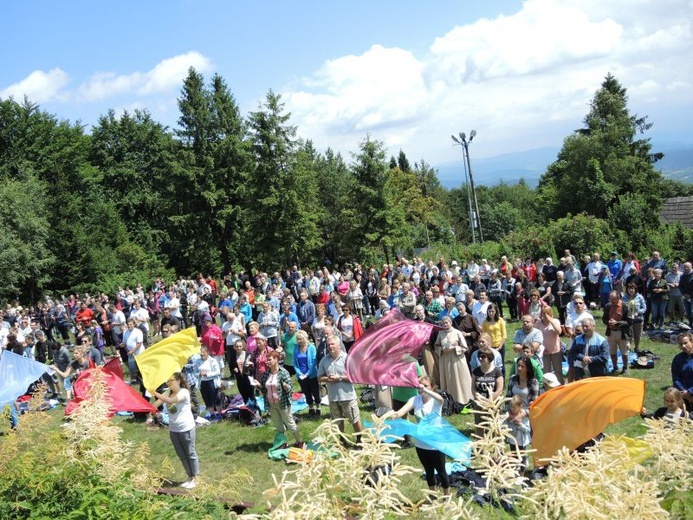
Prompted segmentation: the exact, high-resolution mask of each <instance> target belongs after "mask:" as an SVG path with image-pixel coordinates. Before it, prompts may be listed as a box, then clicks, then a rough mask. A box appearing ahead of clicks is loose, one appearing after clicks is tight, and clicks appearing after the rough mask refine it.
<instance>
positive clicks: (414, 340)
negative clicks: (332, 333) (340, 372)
mask: <svg viewBox="0 0 693 520" xmlns="http://www.w3.org/2000/svg"><path fill="white" fill-rule="evenodd" d="M436 328H438V327H437V326H436V325H433V324H432V323H426V322H423V321H414V320H410V319H407V318H405V317H404V315H403V314H402V313H401V312H400V311H399V310H396V309H395V310H393V311H392V312H390V313H389V314H388V315H387V316H385V317H384V318H383V319H382V320H380V321H379V322H377V323H376V324H375V325H372V326H371V327H369V328H368V330H366V333H365V334H364V335H363V336H361V338H360V339H359V340H358V341H356V343H354V345H353V346H352V347H351V349H350V350H349V355H348V356H347V363H346V369H347V376H348V377H349V380H350V381H352V382H353V383H362V384H368V385H388V386H405V387H412V388H417V387H418V386H419V379H418V377H417V375H416V363H414V362H415V361H416V360H417V358H418V357H419V353H420V352H421V348H422V347H423V345H424V344H425V343H426V342H427V341H428V339H429V337H430V336H431V332H432V331H433V330H434V329H436Z"/></svg>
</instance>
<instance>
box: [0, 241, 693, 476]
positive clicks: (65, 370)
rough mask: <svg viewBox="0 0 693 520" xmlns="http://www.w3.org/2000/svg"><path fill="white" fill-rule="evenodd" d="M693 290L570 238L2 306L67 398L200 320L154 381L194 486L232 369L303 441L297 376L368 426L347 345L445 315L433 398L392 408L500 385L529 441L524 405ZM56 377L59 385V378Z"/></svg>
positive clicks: (683, 357) (0, 337)
mask: <svg viewBox="0 0 693 520" xmlns="http://www.w3.org/2000/svg"><path fill="white" fill-rule="evenodd" d="M692 296H693V269H692V267H691V263H690V262H671V263H670V264H669V265H667V262H666V261H665V260H664V259H662V258H661V256H660V254H659V253H658V252H656V251H654V252H653V253H652V255H651V257H650V258H647V259H644V260H643V261H642V262H640V261H639V260H638V259H636V258H635V256H634V255H632V254H630V253H629V254H628V255H626V256H625V258H623V259H621V257H620V255H619V254H618V252H616V251H614V252H612V253H611V255H610V258H609V260H608V261H606V262H603V261H602V260H601V257H600V255H599V253H594V254H592V255H589V256H588V255H585V256H583V258H582V259H581V260H580V261H579V262H578V260H577V259H576V258H575V257H574V256H573V255H572V254H571V253H570V251H569V250H566V251H565V254H564V256H563V257H562V258H560V259H559V261H558V262H557V263H554V262H553V260H552V259H551V258H542V259H538V260H536V261H535V260H533V259H526V260H524V261H523V260H521V259H519V258H517V259H515V260H514V262H512V263H511V262H510V261H509V260H508V258H507V257H505V256H503V257H501V258H500V259H499V261H498V262H497V263H494V262H488V261H487V260H486V259H482V260H481V261H480V262H479V263H477V262H476V260H475V259H470V260H469V261H467V262H458V261H455V260H453V261H451V262H450V263H448V261H447V260H446V259H444V258H440V259H439V261H438V262H437V263H435V262H434V261H433V260H429V261H427V262H424V261H423V260H421V259H420V258H416V259H413V260H412V261H409V260H408V259H406V258H400V259H399V260H398V261H397V262H396V263H395V264H392V265H389V264H384V265H383V266H382V267H381V268H380V269H378V268H376V267H373V266H372V267H370V268H365V267H363V266H360V265H358V264H355V265H352V266H345V267H344V268H342V269H329V268H327V267H323V268H321V269H315V270H313V269H306V270H300V269H299V268H298V266H293V267H292V268H288V269H286V270H284V271H283V272H275V273H272V274H268V273H264V272H260V271H258V272H254V273H245V272H241V273H238V274H232V275H227V276H225V277H223V279H222V280H221V281H220V282H217V281H216V280H215V279H214V278H213V277H212V276H203V275H200V276H198V277H197V278H195V279H186V278H183V277H181V278H179V279H178V280H175V281H168V282H167V281H165V280H163V279H157V280H155V281H154V283H153V285H152V287H151V288H149V289H145V288H143V287H142V286H141V285H137V286H136V287H134V288H130V287H124V288H119V290H118V292H117V294H115V295H114V297H109V296H108V295H106V294H103V293H102V294H99V295H94V296H92V295H78V294H74V295H70V296H69V297H66V298H59V299H52V298H50V297H46V298H44V299H43V300H42V301H41V302H39V303H38V304H36V305H34V306H31V307H28V308H24V307H22V306H20V305H7V306H6V307H5V309H4V310H0V318H1V319H2V322H3V327H1V328H0V345H1V346H2V348H3V349H8V350H11V351H13V352H15V353H17V354H20V355H23V356H27V357H32V358H35V359H36V360H38V361H41V362H43V363H50V364H51V367H52V368H53V370H54V371H55V372H56V373H57V374H58V375H59V376H60V377H59V379H60V380H62V382H63V389H64V390H65V392H66V397H67V398H68V399H69V398H70V397H71V394H70V391H71V390H70V388H71V382H72V381H74V379H75V377H76V376H77V375H78V374H79V373H80V372H81V371H83V370H85V369H87V368H89V367H90V366H94V365H99V364H102V363H103V362H104V359H105V358H106V357H107V356H119V357H120V359H121V360H122V362H123V364H124V365H126V366H127V367H128V372H129V377H130V379H131V382H132V383H136V382H137V381H138V374H137V364H136V362H135V359H136V357H137V356H138V355H139V354H140V353H141V352H143V351H144V350H145V349H146V348H147V347H148V345H149V344H150V342H153V341H157V337H162V338H165V337H167V336H170V335H171V334H173V333H175V332H176V331H178V330H181V329H183V328H186V327H189V326H195V327H196V329H197V334H198V336H199V337H200V341H201V343H202V349H201V354H200V355H199V356H194V357H193V358H191V360H190V361H189V362H188V364H187V365H186V366H185V367H183V369H182V371H181V373H180V374H175V375H174V376H172V379H170V380H169V382H168V387H169V389H170V391H169V392H164V389H163V388H162V389H160V392H162V393H159V392H157V393H156V394H155V395H154V397H155V398H156V399H157V405H162V404H166V405H168V406H169V412H170V410H171V407H173V408H174V409H178V410H183V411H184V412H183V415H176V413H177V412H173V416H174V420H173V422H172V423H171V424H173V425H175V428H174V427H173V426H172V427H171V436H172V440H173V442H174V445H175V446H176V451H177V453H178V454H179V456H180V457H181V460H183V461H184V466H185V468H186V472H187V473H188V477H189V480H188V481H187V482H186V487H194V485H195V476H196V475H197V472H198V469H197V467H198V466H197V455H196V454H195V450H194V442H195V438H194V434H192V435H191V434H190V416H192V417H193V421H194V417H195V415H196V414H197V413H199V410H200V403H199V400H198V398H197V392H198V391H199V392H200V394H201V397H202V400H203V401H204V405H205V408H206V410H207V414H208V418H210V419H215V418H216V417H218V414H219V413H220V411H221V408H220V406H221V405H220V402H219V389H220V387H221V386H222V380H223V379H233V380H235V383H236V385H237V389H238V392H239V393H240V394H241V396H242V397H243V399H244V401H246V402H248V401H249V400H251V399H254V398H255V396H256V395H260V394H261V395H262V396H263V397H264V400H265V403H266V405H267V409H268V410H269V414H270V416H271V420H272V422H273V424H274V426H275V428H276V429H277V431H278V432H281V433H284V432H287V431H288V432H291V433H292V434H293V436H294V438H295V441H296V444H297V445H302V439H301V437H300V434H299V432H298V428H297V426H296V423H295V421H294V419H293V416H292V414H291V391H292V389H293V383H294V381H295V382H296V384H297V385H298V386H299V387H300V389H301V391H302V392H303V394H304V395H305V397H306V402H307V404H308V414H309V416H320V415H321V406H320V401H321V389H322V390H323V392H324V391H326V393H327V395H328V398H329V403H330V404H329V411H330V417H331V418H333V419H339V420H340V421H341V422H340V425H341V428H342V430H344V424H345V423H346V422H349V423H350V424H351V425H352V428H353V430H354V431H355V432H356V433H358V432H360V431H361V429H362V424H361V420H360V415H359V407H358V401H357V395H356V391H355V388H354V385H353V383H352V382H350V381H349V380H348V377H347V373H346V358H347V356H348V355H349V351H350V349H351V347H352V346H353V344H354V343H355V342H356V341H357V340H358V339H359V337H360V336H361V335H362V334H363V333H364V330H365V329H367V328H368V326H370V325H371V324H372V323H374V322H376V321H378V320H379V319H381V318H382V317H383V316H386V315H387V314H388V313H389V312H392V311H393V310H394V309H398V310H399V312H401V313H402V314H403V315H404V316H405V317H406V318H409V319H412V320H417V321H426V322H429V323H435V324H436V325H438V327H437V328H436V329H435V332H434V333H433V334H432V336H431V338H430V341H428V342H427V343H426V344H425V345H424V346H423V349H422V353H421V356H420V359H419V360H418V362H419V363H420V367H419V370H420V373H421V374H422V379H421V389H420V391H421V395H422V396H423V397H422V398H421V399H419V400H416V399H414V398H415V397H416V396H417V395H418V394H417V389H414V391H413V395H412V394H411V392H410V393H406V392H404V393H402V392H401V390H402V389H393V390H392V395H390V396H389V401H388V402H389V403H391V404H392V407H393V408H394V409H395V410H396V411H397V413H403V412H401V410H407V411H408V410H413V411H421V410H423V412H422V413H436V412H435V411H436V410H437V409H438V405H437V404H436V403H438V402H439V397H440V395H439V394H438V393H437V392H436V391H435V390H434V389H437V390H438V391H439V392H441V393H445V394H448V395H450V396H451V397H452V399H454V400H455V401H456V402H458V403H460V404H461V405H467V406H473V405H474V402H475V400H476V399H477V398H478V396H479V395H481V394H483V395H485V396H489V397H494V398H496V397H498V396H500V395H503V394H505V395H506V396H507V397H508V398H509V399H510V405H509V412H508V421H509V424H510V425H511V429H512V431H513V432H515V436H514V439H513V441H512V442H513V443H514V444H516V445H518V446H521V447H526V446H527V445H528V444H529V443H531V431H530V430H529V429H528V417H529V412H528V410H529V406H530V405H531V403H532V402H533V401H534V400H535V399H536V398H537V397H538V395H539V394H540V393H541V392H543V391H545V390H547V389H550V388H553V387H555V386H559V385H562V384H564V383H567V382H571V381H577V380H580V379H583V378H586V377H599V376H605V375H617V374H619V373H621V374H622V373H625V372H627V370H628V366H629V360H628V355H629V350H630V349H631V347H634V348H635V349H637V348H638V347H639V343H640V338H641V335H642V333H643V330H646V329H648V328H653V327H662V326H663V325H664V323H665V321H666V320H667V319H670V320H676V321H682V320H685V321H687V322H688V324H689V325H690V323H691V319H692V318H693V316H692V310H693V308H692V305H691V297H692ZM596 310H600V311H601V313H602V317H601V325H602V326H603V331H604V332H603V333H600V332H598V330H597V329H598V326H597V320H596V319H595V317H594V313H595V311H596ZM554 312H555V314H554ZM513 320H517V321H518V322H520V327H519V328H518V329H517V330H516V332H515V333H514V335H513V337H512V338H509V337H508V333H507V326H506V323H507V322H508V321H513ZM73 342H74V344H73ZM631 342H632V344H631ZM679 343H680V345H681V350H682V352H681V353H680V354H679V355H678V356H676V358H675V359H674V362H673V365H672V384H673V387H674V389H675V390H677V391H678V392H679V394H680V401H681V403H682V405H683V408H685V409H686V410H688V411H690V410H691V409H693V342H692V341H691V336H690V334H683V335H682V336H681V338H680V341H679ZM511 349H512V350H511ZM509 355H510V356H512V359H507V361H508V363H507V366H509V370H508V369H506V358H508V357H509ZM619 364H620V366H621V369H620V370H619V369H618V366H619ZM609 367H610V368H609ZM46 379H47V380H49V381H48V382H49V384H50V385H51V391H52V392H53V393H54V395H55V396H58V395H59V393H60V392H61V388H60V386H59V385H58V384H56V383H55V381H54V380H53V379H52V378H46ZM674 398H676V399H678V394H677V395H675V396H674V397H672V399H674ZM677 402H678V401H677ZM188 412H189V413H190V415H188ZM178 413H180V412H178ZM193 431H194V428H193ZM419 449H420V450H421V451H422V453H420V457H421V459H422V463H423V464H424V466H425V467H426V471H427V475H428V474H429V472H430V471H432V469H433V468H435V469H438V467H439V466H440V464H439V462H440V459H439V455H435V456H434V455H432V454H431V453H424V452H425V451H426V450H427V447H425V446H418V445H417V451H419ZM429 451H430V450H429ZM430 482H431V481H430V480H429V484H430Z"/></svg>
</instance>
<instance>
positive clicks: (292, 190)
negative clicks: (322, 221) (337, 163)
mask: <svg viewBox="0 0 693 520" xmlns="http://www.w3.org/2000/svg"><path fill="white" fill-rule="evenodd" d="M284 107H285V104H284V103H283V102H282V100H281V96H280V95H278V94H275V93H274V92H273V91H272V90H270V91H269V92H268V93H267V96H266V98H265V101H264V103H262V104H261V105H260V107H259V110H258V111H256V112H252V113H251V114H250V115H249V127H250V134H251V140H252V143H253V152H254V158H255V164H256V166H255V169H254V170H253V172H252V175H251V178H250V184H249V188H250V198H249V201H250V203H251V205H252V213H251V215H250V218H249V220H250V222H251V227H252V234H251V237H249V239H250V241H251V244H252V245H251V247H252V258H254V259H255V261H257V262H258V265H259V266H263V267H270V266H271V267H274V268H277V267H282V266H286V265H289V264H293V263H300V261H301V259H302V258H304V257H310V256H312V253H313V251H314V250H315V249H316V248H317V247H318V245H319V231H318V227H317V219H316V216H317V211H316V209H315V204H316V201H317V198H316V197H317V187H318V185H317V182H316V176H317V170H316V168H315V164H314V160H313V158H312V157H311V156H312V155H314V151H311V150H310V148H311V147H312V145H311V146H310V147H308V148H306V147H303V149H302V150H301V154H300V157H299V153H298V152H299V150H300V148H299V145H300V143H299V142H298V141H297V139H296V127H294V126H291V125H290V124H289V120H290V119H291V114H290V113H287V112H285V110H284Z"/></svg>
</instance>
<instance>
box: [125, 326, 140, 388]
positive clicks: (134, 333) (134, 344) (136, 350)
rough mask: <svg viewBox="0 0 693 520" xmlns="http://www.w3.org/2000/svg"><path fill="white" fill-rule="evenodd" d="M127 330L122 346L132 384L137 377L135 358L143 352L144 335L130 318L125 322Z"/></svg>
mask: <svg viewBox="0 0 693 520" xmlns="http://www.w3.org/2000/svg"><path fill="white" fill-rule="evenodd" d="M127 325H128V330H126V331H125V334H123V346H124V350H125V351H126V352H127V363H128V370H129V371H130V381H131V382H134V381H136V380H137V378H138V377H139V373H140V372H139V370H138V369H137V362H136V361H135V356H139V355H140V354H141V353H142V352H144V334H142V331H141V330H140V329H138V328H137V327H135V320H134V319H132V318H130V319H128V321H127Z"/></svg>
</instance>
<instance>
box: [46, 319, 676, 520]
mask: <svg viewBox="0 0 693 520" xmlns="http://www.w3.org/2000/svg"><path fill="white" fill-rule="evenodd" d="M598 323H599V322H598ZM517 328H518V323H510V324H508V337H509V340H508V343H511V340H512V336H513V333H514V331H515V330H516V329H517ZM602 329H603V327H602V326H599V325H598V330H599V331H601V330H602ZM640 348H641V349H643V350H651V351H652V352H654V353H655V354H657V355H659V356H660V357H661V359H660V360H659V361H657V362H656V365H655V368H654V369H651V370H634V369H631V370H630V371H629V373H628V376H629V377H634V378H638V379H644V380H645V381H646V382H647V386H646V398H645V406H646V408H648V409H650V410H654V409H656V408H658V407H660V406H662V402H663V391H664V389H666V388H667V387H668V386H669V385H670V384H671V375H670V366H671V360H672V358H673V356H674V355H676V353H678V351H679V349H678V346H677V345H673V344H665V343H657V342H652V341H650V340H649V339H647V338H645V337H643V340H642V341H641V344H640ZM508 350H509V351H512V348H511V347H510V348H509V349H508ZM510 361H511V360H510V359H509V360H508V363H510ZM508 368H509V367H508ZM295 386H296V388H297V386H298V385H295ZM232 388H233V387H232ZM231 392H233V390H231ZM359 395H360V388H359ZM326 412H327V408H325V407H323V413H326ZM49 413H51V415H52V416H53V417H54V418H55V421H54V422H53V424H54V425H55V426H57V425H58V424H59V423H60V421H61V420H62V414H63V408H62V407H60V408H58V409H56V410H53V411H51V412H49ZM299 416H300V417H302V418H303V412H302V413H301V414H299ZM362 418H364V419H366V420H369V418H370V411H369V410H365V409H364V410H362ZM448 419H449V420H450V422H451V423H452V424H453V425H454V426H455V427H457V428H458V429H459V430H460V431H462V432H463V433H464V434H465V435H467V436H468V437H470V438H471V433H472V429H473V416H472V415H458V416H455V417H451V418H448ZM113 420H114V421H116V422H117V423H118V424H119V425H120V426H121V427H122V429H123V439H124V440H128V441H131V442H134V443H142V442H146V443H147V444H148V445H149V447H150V452H151V456H150V464H151V465H152V466H160V465H161V463H162V461H163V460H164V459H165V458H168V459H169V460H170V461H171V463H172V466H173V468H174V473H173V474H171V475H170V477H169V478H170V480H171V481H173V482H174V483H177V482H181V481H183V480H185V478H184V477H185V475H184V472H183V469H182V467H181V465H180V462H179V461H178V459H177V457H176V455H175V453H174V451H173V447H172V445H171V442H170V440H169V436H168V431H167V430H166V429H164V428H162V429H159V430H156V431H150V430H147V428H146V427H145V425H144V424H142V423H134V422H130V421H128V420H127V419H125V418H122V417H115V418H114V419H113ZM318 424H319V422H318V421H317V420H314V419H308V418H307V417H306V418H305V419H304V420H301V421H300V422H299V429H300V432H301V435H302V437H303V439H311V437H312V434H313V431H314V430H315V428H316V427H317V425H318ZM347 431H350V430H349V429H348V427H347ZM644 431H645V427H644V423H643V421H642V420H641V419H640V418H639V417H633V418H630V419H628V420H625V421H622V422H620V423H618V424H615V425H612V426H610V427H609V428H608V429H607V432H606V433H611V434H625V435H628V436H631V437H636V436H639V435H641V434H642V433H644ZM273 437H274V428H273V427H272V425H271V423H270V424H267V425H265V426H262V427H258V428H252V427H248V426H241V425H240V424H239V423H237V422H230V421H224V422H219V423H215V424H212V425H210V426H207V427H203V428H198V430H197V452H198V455H199V457H200V468H201V476H202V477H203V478H204V479H209V480H217V479H220V478H222V477H223V476H225V475H227V474H229V473H230V472H233V471H234V470H237V469H245V470H247V471H248V473H249V474H250V475H251V477H252V479H253V483H252V485H251V486H250V487H248V488H247V489H243V490H240V495H241V496H242V497H243V499H244V500H246V501H248V502H252V503H254V504H255V506H256V507H255V510H262V508H264V506H265V505H266V502H265V500H264V499H263V497H262V492H263V491H264V490H266V489H268V488H270V487H271V486H272V484H273V481H272V475H273V474H274V475H280V474H281V472H282V471H284V470H285V469H287V465H286V464H285V463H284V462H277V461H272V460H270V459H269V458H268V457H267V450H268V448H269V447H270V446H271V442H272V440H273ZM399 453H400V455H401V458H402V461H403V462H404V463H405V464H408V465H411V466H414V467H417V468H418V467H419V461H418V458H417V457H416V452H415V450H414V449H413V448H407V449H402V450H400V452H399ZM288 467H289V469H290V466H288ZM402 486H403V488H404V491H405V493H406V494H407V496H409V497H410V498H411V499H413V500H420V499H423V498H424V489H425V487H426V486H425V482H424V481H423V480H422V479H420V478H418V476H413V475H412V476H409V477H408V478H405V480H404V481H403V484H402ZM483 516H484V517H487V518H493V517H499V518H503V517H506V516H504V514H503V513H500V512H499V511H484V513H483Z"/></svg>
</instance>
